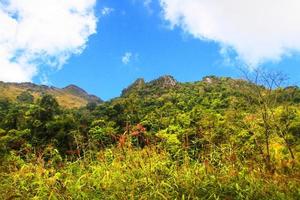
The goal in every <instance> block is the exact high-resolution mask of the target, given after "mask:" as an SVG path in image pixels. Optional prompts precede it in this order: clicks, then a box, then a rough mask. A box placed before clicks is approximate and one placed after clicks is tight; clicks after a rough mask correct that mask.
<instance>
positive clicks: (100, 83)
mask: <svg viewBox="0 0 300 200" xmlns="http://www.w3.org/2000/svg"><path fill="white" fill-rule="evenodd" d="M299 10H300V2H299V1H298V0H222V1H220V0H72V1H69V0H0V81H6V82H24V81H30V82H34V83H37V84H46V85H53V86H56V87H65V86H67V85H69V84H76V85H78V86H79V87H82V88H83V89H85V90H86V91H87V92H89V93H91V94H95V95H97V96H99V97H100V98H102V99H104V100H108V99H111V98H113V97H117V96H119V95H120V93H121V91H122V89H124V88H126V87H127V86H128V85H130V84H131V83H132V82H133V81H134V80H135V79H137V78H140V77H142V78H144V79H145V80H146V81H150V80H152V79H155V78H158V77H159V76H162V75H172V76H174V77H175V79H177V80H178V81H182V82H190V81H197V80H201V79H202V78H203V77H204V76H208V75H217V76H230V77H234V78H240V77H241V76H242V73H241V71H240V68H241V67H244V68H245V69H247V70H249V71H253V70H254V69H257V68H264V69H267V70H270V71H280V72H283V73H284V74H286V75H287V76H288V77H289V83H290V84H297V85H299V80H300V69H299V65H300V54H299V52H300V37H299V35H300V26H299V24H300V13H299V12H298V11H299Z"/></svg>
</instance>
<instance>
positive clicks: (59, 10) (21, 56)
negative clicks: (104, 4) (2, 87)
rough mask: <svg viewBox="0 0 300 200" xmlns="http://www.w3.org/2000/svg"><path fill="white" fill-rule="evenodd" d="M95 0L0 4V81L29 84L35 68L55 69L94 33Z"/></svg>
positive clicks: (9, 1)
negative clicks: (27, 82)
mask: <svg viewBox="0 0 300 200" xmlns="http://www.w3.org/2000/svg"><path fill="white" fill-rule="evenodd" d="M95 4H96V0H72V1H70V0H26V1H24V0H6V1H1V2H0V80H2V81H15V82H22V81H31V80H32V78H33V77H34V76H35V75H37V74H38V73H39V70H40V69H39V66H41V65H49V66H50V67H51V68H53V69H59V68H60V67H62V65H63V64H65V62H66V61H67V60H68V58H69V57H70V56H71V55H72V54H80V53H81V52H82V51H83V49H84V48H85V46H86V43H87V41H88V38H89V36H90V35H92V34H94V33H96V22H97V19H96V17H95V15H94V10H93V9H94V6H95Z"/></svg>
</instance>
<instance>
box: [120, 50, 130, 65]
mask: <svg viewBox="0 0 300 200" xmlns="http://www.w3.org/2000/svg"><path fill="white" fill-rule="evenodd" d="M131 58H132V53H131V52H126V53H125V54H124V55H123V56H122V63H123V64H124V65H128V64H129V63H130V61H131Z"/></svg>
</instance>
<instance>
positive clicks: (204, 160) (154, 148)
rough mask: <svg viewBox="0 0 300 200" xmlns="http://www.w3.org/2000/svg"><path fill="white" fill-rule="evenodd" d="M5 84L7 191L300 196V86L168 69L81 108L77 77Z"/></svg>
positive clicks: (0, 137) (2, 169) (59, 195)
mask: <svg viewBox="0 0 300 200" xmlns="http://www.w3.org/2000/svg"><path fill="white" fill-rule="evenodd" d="M270 77H271V76H270ZM262 80H264V81H268V80H270V82H271V83H274V82H275V83H276V79H274V77H271V78H270V79H268V77H266V76H264V77H263V79H262ZM279 80H280V79H279ZM267 83H269V82H267ZM1 87H2V93H3V94H4V95H3V96H7V97H10V98H11V99H12V100H10V101H7V100H1V99H0V186H1V187H0V199H14V198H16V199H18V198H21V199H33V198H34V199H290V200H293V199H300V190H299V188H300V162H299V161H300V89H299V88H298V87H297V86H288V87H276V88H275V87H273V85H272V84H258V83H254V82H250V81H246V80H242V79H233V78H229V77H216V76H207V77H204V78H203V79H202V80H200V81H196V82H187V83H181V82H179V81H177V80H176V79H175V78H174V77H172V76H169V75H166V76H162V77H159V78H157V79H155V80H152V81H148V82H147V81H145V80H144V79H143V78H139V79H137V80H136V81H134V82H133V83H132V84H131V85H129V86H128V87H127V88H125V89H124V90H123V91H122V94H121V95H120V96H119V97H116V98H114V99H111V100H110V101H105V102H102V103H101V104H98V105H95V104H93V105H92V104H89V105H87V106H84V107H80V108H78V109H62V107H61V106H59V105H58V103H57V101H60V98H59V97H62V98H66V97H68V98H66V99H68V100H69V101H71V100H72V101H73V102H74V101H76V99H75V97H76V98H79V99H85V100H86V101H88V100H94V98H95V97H94V96H88V97H87V96H86V92H85V91H84V90H82V89H80V88H78V87H76V86H74V85H71V86H68V87H66V88H63V89H57V88H49V87H46V86H37V85H33V84H29V83H25V84H3V83H2V85H1ZM3 88H4V89H3ZM24 90H26V91H27V90H28V91H29V92H30V93H32V94H35V95H36V96H39V95H40V94H42V93H43V92H47V93H48V94H52V95H53V96H54V97H56V99H55V98H54V97H53V96H51V95H42V96H41V98H40V100H39V101H22V100H20V98H18V100H17V101H15V100H14V99H15V96H17V94H19V93H20V92H21V91H24ZM59 95H61V96H59ZM69 97H70V98H73V99H69ZM25 99H26V98H25ZM56 100H57V101H56ZM77 103H78V102H77ZM79 103H80V102H79ZM60 104H61V105H62V103H60ZM81 105H82V104H81ZM28 191H30V192H28Z"/></svg>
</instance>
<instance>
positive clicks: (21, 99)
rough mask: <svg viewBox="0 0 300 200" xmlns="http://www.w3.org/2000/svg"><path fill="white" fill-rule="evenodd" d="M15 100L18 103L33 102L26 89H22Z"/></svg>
mask: <svg viewBox="0 0 300 200" xmlns="http://www.w3.org/2000/svg"><path fill="white" fill-rule="evenodd" d="M17 101H18V102H20V103H33V101H34V97H33V96H32V95H31V94H30V93H29V92H28V91H24V92H22V93H21V94H19V96H17Z"/></svg>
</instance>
